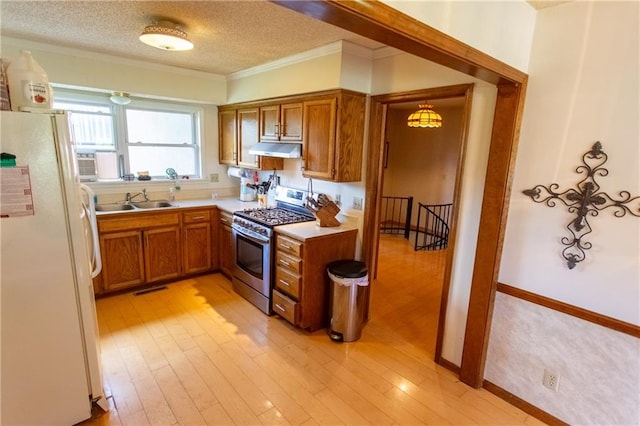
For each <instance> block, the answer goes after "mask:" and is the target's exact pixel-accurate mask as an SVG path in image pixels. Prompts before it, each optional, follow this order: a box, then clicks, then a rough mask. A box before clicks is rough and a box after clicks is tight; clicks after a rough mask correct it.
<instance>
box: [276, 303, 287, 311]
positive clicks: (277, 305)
mask: <svg viewBox="0 0 640 426" xmlns="http://www.w3.org/2000/svg"><path fill="white" fill-rule="evenodd" d="M276 308H278V309H280V310H281V311H282V312H287V310H286V309H285V308H283V307H282V306H280V304H279V303H276Z"/></svg>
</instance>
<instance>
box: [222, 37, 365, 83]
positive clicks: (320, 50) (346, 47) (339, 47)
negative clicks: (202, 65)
mask: <svg viewBox="0 0 640 426" xmlns="http://www.w3.org/2000/svg"><path fill="white" fill-rule="evenodd" d="M336 53H345V54H350V55H354V56H358V57H361V58H365V59H369V60H372V59H373V56H374V51H373V50H371V49H368V48H366V47H363V46H359V45H357V44H354V43H350V42H348V41H345V40H339V41H336V42H333V43H329V44H325V45H324V46H320V47H317V48H315V49H311V50H307V51H305V52H301V53H297V54H295V55H291V56H287V57H285V58H281V59H277V60H275V61H271V62H268V63H266V64H262V65H258V66H255V67H252V68H247V69H246V70H241V71H237V72H234V73H231V74H229V75H227V80H239V79H241V78H245V77H250V76H252V75H256V74H261V73H263V72H267V71H271V70H275V69H278V68H283V67H286V66H290V65H294V64H298V63H301V62H306V61H309V60H311V59H316V58H321V57H323V56H328V55H333V54H336Z"/></svg>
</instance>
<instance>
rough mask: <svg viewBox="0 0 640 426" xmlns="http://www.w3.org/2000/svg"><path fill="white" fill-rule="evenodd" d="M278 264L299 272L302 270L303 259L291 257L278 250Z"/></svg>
mask: <svg viewBox="0 0 640 426" xmlns="http://www.w3.org/2000/svg"><path fill="white" fill-rule="evenodd" d="M276 266H279V267H281V268H284V269H286V270H288V271H291V272H295V273H296V274H299V273H301V272H302V260H300V259H298V258H295V257H291V256H289V255H287V254H285V253H283V252H281V251H280V250H278V251H277V252H276Z"/></svg>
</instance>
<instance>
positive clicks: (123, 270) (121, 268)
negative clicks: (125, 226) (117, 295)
mask: <svg viewBox="0 0 640 426" xmlns="http://www.w3.org/2000/svg"><path fill="white" fill-rule="evenodd" d="M100 254H101V256H102V263H103V268H102V273H101V281H102V290H104V291H113V290H118V289H121V288H125V287H131V286H135V285H139V284H142V283H144V258H143V251H142V232H140V231H127V232H115V233H111V234H105V235H100Z"/></svg>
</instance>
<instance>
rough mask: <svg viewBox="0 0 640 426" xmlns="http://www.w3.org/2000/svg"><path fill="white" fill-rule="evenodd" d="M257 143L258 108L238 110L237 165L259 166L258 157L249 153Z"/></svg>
mask: <svg viewBox="0 0 640 426" xmlns="http://www.w3.org/2000/svg"><path fill="white" fill-rule="evenodd" d="M257 143H258V108H248V109H240V110H238V166H240V167H249V168H252V169H255V168H258V167H260V157H259V156H257V155H253V154H250V153H249V150H250V149H251V148H253V146H254V145H255V144H257Z"/></svg>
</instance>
